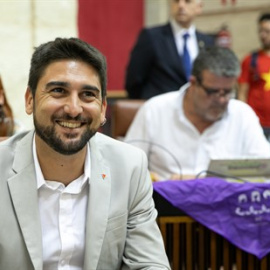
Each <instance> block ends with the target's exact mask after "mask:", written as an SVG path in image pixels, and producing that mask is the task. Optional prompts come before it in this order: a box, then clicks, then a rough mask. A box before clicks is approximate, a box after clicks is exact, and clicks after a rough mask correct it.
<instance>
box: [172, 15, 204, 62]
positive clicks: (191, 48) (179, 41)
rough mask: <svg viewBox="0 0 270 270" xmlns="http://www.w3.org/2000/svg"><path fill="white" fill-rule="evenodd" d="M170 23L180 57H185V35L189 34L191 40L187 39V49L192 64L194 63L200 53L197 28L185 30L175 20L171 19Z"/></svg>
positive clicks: (191, 27) (192, 26)
mask: <svg viewBox="0 0 270 270" xmlns="http://www.w3.org/2000/svg"><path fill="white" fill-rule="evenodd" d="M170 23H171V26H172V30H173V34H174V39H175V43H176V47H177V50H178V53H179V55H183V46H184V39H183V35H184V34H185V33H188V34H189V38H188V39H187V48H188V52H189V55H190V59H191V63H193V62H194V59H195V58H196V57H197V55H198V53H199V48H198V41H197V37H196V29H195V26H194V25H191V26H190V27H189V28H188V29H185V28H182V27H181V26H180V25H179V24H178V23H177V22H176V21H175V20H173V19H171V21H170Z"/></svg>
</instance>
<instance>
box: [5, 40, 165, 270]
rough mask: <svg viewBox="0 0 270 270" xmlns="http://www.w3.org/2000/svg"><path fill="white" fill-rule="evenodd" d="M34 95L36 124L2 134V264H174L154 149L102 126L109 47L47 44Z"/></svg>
mask: <svg viewBox="0 0 270 270" xmlns="http://www.w3.org/2000/svg"><path fill="white" fill-rule="evenodd" d="M25 103H26V106H25V107H26V112H27V113H28V114H33V119H34V126H35V129H34V130H33V131H30V132H24V133H19V134H17V135H15V136H13V137H11V138H10V139H8V140H6V141H4V142H2V143H1V144H0V171H1V175H0V198H1V204H0V228H1V230H0V269H20V270H34V269H35V270H42V269H43V270H51V269H54V270H56V269H59V270H60V269H61V270H64V269H68V270H82V269H84V270H90V269H100V270H105V269H110V270H113V269H170V267H169V264H168V260H167V257H166V254H165V250H164V247H163V242H162V238H161V234H160V231H159V229H158V227H157V224H156V221H155V220H156V217H157V212H156V210H155V208H154V204H153V200H152V183H151V179H150V176H149V172H148V171H147V160H146V156H145V154H144V153H143V151H141V150H138V149H137V148H135V147H132V146H130V145H127V144H124V143H121V142H118V141H115V140H113V139H111V138H109V137H107V136H105V135H102V134H100V133H99V132H97V131H98V129H99V127H100V126H102V125H103V124H104V123H105V121H106V120H105V113H106V106H107V104H106V62H105V58H104V57H103V55H102V54H101V53H100V52H99V51H98V50H97V49H95V48H94V47H92V46H91V45H89V44H87V43H85V42H83V41H82V40H80V39H76V38H70V39H62V38H57V39H55V40H54V41H51V42H47V43H45V44H42V45H40V46H39V47H38V48H36V50H35V52H34V54H33V56H32V61H31V68H30V74H29V81H28V87H27V90H26V94H25ZM131 156H132V157H133V158H132V159H130V157H131Z"/></svg>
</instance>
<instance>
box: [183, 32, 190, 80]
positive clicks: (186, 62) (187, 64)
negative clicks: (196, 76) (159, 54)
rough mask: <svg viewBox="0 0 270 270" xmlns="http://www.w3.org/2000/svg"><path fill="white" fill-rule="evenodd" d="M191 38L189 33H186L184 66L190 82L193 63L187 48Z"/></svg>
mask: <svg viewBox="0 0 270 270" xmlns="http://www.w3.org/2000/svg"><path fill="white" fill-rule="evenodd" d="M188 38H189V33H185V34H184V35H183V39H184V47H183V64H184V68H185V73H186V78H187V80H188V81H189V77H190V74H191V61H190V55H189V52H188V48H187V40H188Z"/></svg>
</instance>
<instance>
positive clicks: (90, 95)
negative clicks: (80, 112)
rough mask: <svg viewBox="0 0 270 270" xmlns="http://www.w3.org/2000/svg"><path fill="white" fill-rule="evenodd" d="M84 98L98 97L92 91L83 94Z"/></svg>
mask: <svg viewBox="0 0 270 270" xmlns="http://www.w3.org/2000/svg"><path fill="white" fill-rule="evenodd" d="M83 96H84V97H86V98H90V97H96V96H97V94H96V93H95V92H92V91H85V92H83Z"/></svg>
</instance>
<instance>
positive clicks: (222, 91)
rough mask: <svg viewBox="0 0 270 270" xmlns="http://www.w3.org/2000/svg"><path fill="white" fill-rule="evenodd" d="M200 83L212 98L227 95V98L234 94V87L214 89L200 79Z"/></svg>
mask: <svg viewBox="0 0 270 270" xmlns="http://www.w3.org/2000/svg"><path fill="white" fill-rule="evenodd" d="M198 85H199V86H200V87H201V88H202V89H203V90H204V92H205V93H206V94H207V96H208V97H211V98H219V97H225V98H228V99H229V98H231V97H232V95H233V92H234V90H233V89H213V88H209V87H206V86H204V85H203V84H202V83H201V82H200V81H198Z"/></svg>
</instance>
